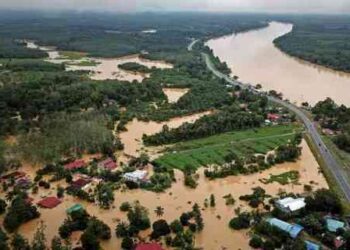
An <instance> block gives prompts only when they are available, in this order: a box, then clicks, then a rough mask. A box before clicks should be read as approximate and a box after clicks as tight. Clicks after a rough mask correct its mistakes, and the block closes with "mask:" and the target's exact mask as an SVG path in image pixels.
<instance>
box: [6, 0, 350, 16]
mask: <svg viewBox="0 0 350 250" xmlns="http://www.w3.org/2000/svg"><path fill="white" fill-rule="evenodd" d="M0 8H10V9H49V10H51V9H52V10H57V9H74V10H109V11H122V12H135V11H182V10H186V11H228V12H231V11H232V12H241V11H243V12H284V13H286V12H293V13H295V12H299V13H344V14H347V13H348V14H349V13H350V0H0Z"/></svg>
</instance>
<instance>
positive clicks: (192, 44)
mask: <svg viewBox="0 0 350 250" xmlns="http://www.w3.org/2000/svg"><path fill="white" fill-rule="evenodd" d="M198 41H199V40H198V39H195V40H192V42H191V43H190V44H189V45H188V47H187V50H188V51H192V48H193V46H194V45H195V44H196V43H197V42H198Z"/></svg>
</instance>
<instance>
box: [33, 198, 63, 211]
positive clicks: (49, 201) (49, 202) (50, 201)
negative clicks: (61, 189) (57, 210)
mask: <svg viewBox="0 0 350 250" xmlns="http://www.w3.org/2000/svg"><path fill="white" fill-rule="evenodd" d="M60 203H61V200H59V199H58V198H57V197H46V198H44V199H42V200H41V201H39V202H38V205H39V206H40V207H43V208H54V207H57V206H58V205H59V204H60Z"/></svg>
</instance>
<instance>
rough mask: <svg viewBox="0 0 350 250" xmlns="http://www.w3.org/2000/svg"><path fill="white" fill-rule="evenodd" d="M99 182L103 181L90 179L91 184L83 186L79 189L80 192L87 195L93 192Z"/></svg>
mask: <svg viewBox="0 0 350 250" xmlns="http://www.w3.org/2000/svg"><path fill="white" fill-rule="evenodd" d="M101 181H103V180H102V179H100V178H92V180H91V182H90V183H88V184H86V185H85V186H83V187H82V188H81V190H83V191H85V192H88V193H89V192H90V191H91V190H93V189H94V188H95V187H97V185H98V184H100V183H101Z"/></svg>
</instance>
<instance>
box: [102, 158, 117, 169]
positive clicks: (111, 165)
mask: <svg viewBox="0 0 350 250" xmlns="http://www.w3.org/2000/svg"><path fill="white" fill-rule="evenodd" d="M98 166H99V167H100V168H104V169H107V170H113V169H115V168H116V167H117V163H115V161H113V159H112V158H107V159H105V160H103V161H101V162H99V163H98Z"/></svg>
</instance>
